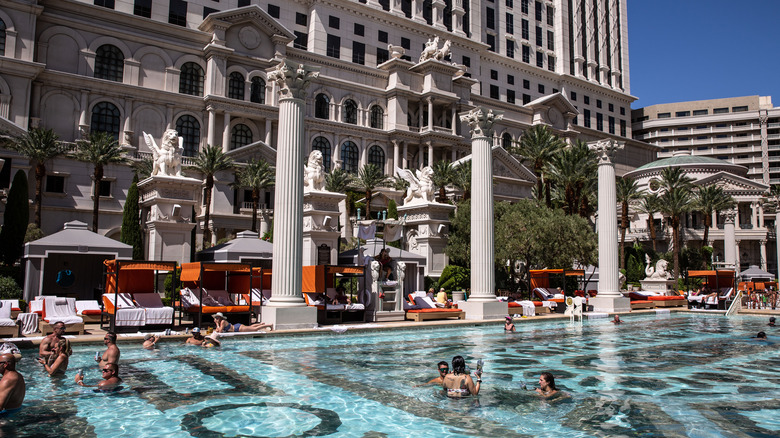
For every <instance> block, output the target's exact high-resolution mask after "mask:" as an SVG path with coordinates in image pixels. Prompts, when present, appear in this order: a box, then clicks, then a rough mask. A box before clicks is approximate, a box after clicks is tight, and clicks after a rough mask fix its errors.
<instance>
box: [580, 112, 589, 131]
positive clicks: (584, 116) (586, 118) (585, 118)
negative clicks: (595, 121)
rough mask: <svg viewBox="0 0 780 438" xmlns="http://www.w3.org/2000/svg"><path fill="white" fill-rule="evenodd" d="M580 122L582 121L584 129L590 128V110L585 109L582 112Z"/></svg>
mask: <svg viewBox="0 0 780 438" xmlns="http://www.w3.org/2000/svg"><path fill="white" fill-rule="evenodd" d="M582 120H583V123H584V124H585V125H584V126H585V127H586V128H590V110H589V109H586V110H584V111H583V114H582Z"/></svg>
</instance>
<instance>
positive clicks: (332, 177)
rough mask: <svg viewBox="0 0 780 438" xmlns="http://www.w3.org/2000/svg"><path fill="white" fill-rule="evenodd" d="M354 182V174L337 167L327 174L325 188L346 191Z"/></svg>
mask: <svg viewBox="0 0 780 438" xmlns="http://www.w3.org/2000/svg"><path fill="white" fill-rule="evenodd" d="M351 182H352V175H351V174H350V173H349V172H347V171H345V170H344V169H341V168H337V169H333V170H331V171H330V173H328V174H326V175H325V190H327V191H329V192H334V193H344V192H346V191H347V187H349V184H350V183H351Z"/></svg>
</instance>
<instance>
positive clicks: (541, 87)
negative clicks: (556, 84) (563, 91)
mask: <svg viewBox="0 0 780 438" xmlns="http://www.w3.org/2000/svg"><path fill="white" fill-rule="evenodd" d="M536 89H537V90H538V91H539V93H540V94H544V85H542V84H539V85H537V86H536Z"/></svg>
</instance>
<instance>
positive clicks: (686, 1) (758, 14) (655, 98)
mask: <svg viewBox="0 0 780 438" xmlns="http://www.w3.org/2000/svg"><path fill="white" fill-rule="evenodd" d="M778 20H780V0H742V1H737V0H628V44H629V50H628V52H629V62H630V69H631V94H632V95H633V96H635V97H638V98H639V100H637V101H636V102H634V103H633V104H632V105H631V106H632V108H641V107H644V106H648V105H654V104H657V103H671V102H683V101H688V100H702V99H716V98H723V97H737V96H752V95H761V96H772V104H773V105H774V106H780V23H779V21H778Z"/></svg>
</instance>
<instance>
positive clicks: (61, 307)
mask: <svg viewBox="0 0 780 438" xmlns="http://www.w3.org/2000/svg"><path fill="white" fill-rule="evenodd" d="M43 320H44V321H46V322H48V323H49V324H53V323H55V322H57V321H61V322H63V323H64V324H65V325H71V324H83V323H84V320H83V319H82V318H81V317H80V316H78V315H76V299H75V298H58V297H50V298H46V299H44V300H43Z"/></svg>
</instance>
